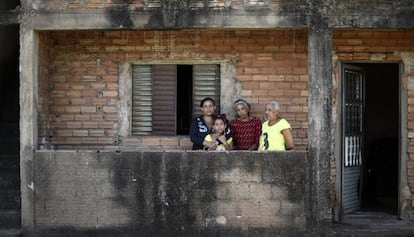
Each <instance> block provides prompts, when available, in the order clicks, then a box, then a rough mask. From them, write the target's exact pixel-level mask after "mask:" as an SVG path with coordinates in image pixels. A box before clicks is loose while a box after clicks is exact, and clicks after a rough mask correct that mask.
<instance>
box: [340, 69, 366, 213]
mask: <svg viewBox="0 0 414 237" xmlns="http://www.w3.org/2000/svg"><path fill="white" fill-rule="evenodd" d="M342 81H343V84H342V85H343V97H342V99H343V107H342V111H343V119H342V121H343V123H342V128H343V131H342V134H343V144H342V147H343V152H342V157H343V173H342V174H343V181H342V187H343V190H342V194H343V196H342V203H343V212H344V214H347V213H351V212H353V211H355V210H358V209H359V208H360V184H361V167H362V161H363V159H362V148H363V105H364V100H363V98H364V96H363V92H364V90H363V88H364V72H363V70H362V69H361V68H359V67H355V66H352V67H351V66H350V65H345V66H344V68H343V71H342Z"/></svg>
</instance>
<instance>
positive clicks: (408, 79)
mask: <svg viewBox="0 0 414 237" xmlns="http://www.w3.org/2000/svg"><path fill="white" fill-rule="evenodd" d="M333 50H334V70H333V73H334V79H335V81H336V83H334V85H335V88H334V90H333V91H334V92H336V91H337V87H338V86H339V85H340V81H339V80H340V72H339V71H338V70H335V68H337V67H336V66H337V65H336V64H337V63H338V61H339V60H341V61H351V60H352V61H355V62H357V61H359V62H361V61H363V62H379V63H384V62H394V63H396V62H397V63H398V62H401V63H402V65H403V72H402V75H401V76H402V87H403V90H407V95H408V96H407V97H408V98H407V101H402V102H401V105H403V106H404V104H406V105H407V106H408V108H407V124H406V126H407V129H408V131H407V134H406V135H407V136H408V143H407V144H406V145H407V148H408V160H407V163H406V167H407V170H406V172H407V182H408V186H409V189H410V191H411V194H412V193H414V148H413V147H414V88H413V86H412V83H413V82H414V79H413V78H414V53H413V52H414V31H404V30H334V34H333ZM335 96H336V95H335V94H334V98H335ZM403 109H404V108H403ZM336 126H338V125H336ZM334 127H335V126H334ZM331 164H332V167H333V168H332V173H331V174H332V181H333V183H335V182H336V167H335V161H334V160H332V162H331ZM401 172H403V173H405V171H401ZM333 187H334V185H333ZM332 190H335V189H332ZM410 191H409V192H410ZM409 192H408V194H407V195H408V196H407V197H405V198H407V199H408V200H410V199H411V200H412V197H410V196H411V195H410V194H409ZM404 193H405V192H404ZM403 195H406V194H403ZM333 198H334V194H333ZM403 205H405V204H403ZM413 205H414V203H411V201H410V203H408V206H413Z"/></svg>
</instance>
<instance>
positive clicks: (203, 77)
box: [193, 64, 220, 115]
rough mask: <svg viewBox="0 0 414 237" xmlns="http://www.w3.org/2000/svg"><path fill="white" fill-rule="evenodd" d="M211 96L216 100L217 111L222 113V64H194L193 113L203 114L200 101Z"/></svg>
mask: <svg viewBox="0 0 414 237" xmlns="http://www.w3.org/2000/svg"><path fill="white" fill-rule="evenodd" d="M206 97H211V98H213V99H214V100H215V101H216V105H217V109H216V112H217V113H220V106H219V105H220V66H219V65H216V64H199V65H194V66H193V113H194V115H201V111H200V101H201V100H203V99H204V98H206Z"/></svg>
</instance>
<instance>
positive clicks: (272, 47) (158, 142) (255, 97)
mask: <svg viewBox="0 0 414 237" xmlns="http://www.w3.org/2000/svg"><path fill="white" fill-rule="evenodd" d="M39 35H40V36H41V37H40V38H41V40H42V39H43V38H44V37H46V36H47V38H48V40H50V41H51V42H52V44H46V43H42V44H41V45H40V47H41V50H46V49H44V48H48V50H50V51H51V56H50V60H49V62H48V63H47V64H46V63H43V62H41V65H40V68H41V70H49V71H50V74H49V81H48V82H49V85H50V96H49V97H48V98H47V101H49V104H50V107H49V114H48V117H50V118H51V121H50V127H51V133H52V144H54V145H55V146H56V147H57V148H58V149H73V148H84V149H118V148H119V147H122V148H128V147H129V148H133V149H135V148H139V147H141V148H149V147H151V148H162V149H188V148H190V146H191V142H190V141H189V139H188V137H187V136H181V137H153V136H151V137H126V138H123V140H122V141H119V137H118V126H119V119H120V118H118V116H117V102H118V98H119V95H118V89H119V84H118V80H119V74H118V67H119V65H120V64H121V63H124V62H131V63H132V62H143V61H144V62H145V61H147V62H152V63H154V62H165V61H166V60H168V61H170V62H171V61H174V60H180V61H185V60H187V61H188V62H192V61H194V60H203V61H208V60H213V61H215V62H217V61H220V60H228V61H232V62H234V64H235V71H236V75H235V77H236V78H237V80H239V81H240V83H241V87H242V88H241V92H240V97H243V98H245V99H247V100H248V101H250V102H251V104H252V109H253V113H252V114H253V115H254V116H257V117H259V118H262V117H263V114H264V106H265V104H266V103H267V102H268V101H270V100H275V99H276V100H279V101H280V102H281V105H282V108H281V115H282V116H283V117H285V118H286V119H287V120H288V121H289V122H290V123H291V125H292V127H293V135H294V139H295V143H296V149H299V150H303V149H305V148H306V144H307V134H306V132H307V96H308V93H307V77H308V76H307V48H306V47H307V33H306V31H305V30H176V31H65V32H64V31H61V32H41V33H39ZM49 45H50V46H49ZM39 96H40V97H45V96H47V95H43V94H40V95H39ZM227 102H229V101H227ZM231 102H232V101H230V102H229V103H231ZM223 112H226V111H223ZM42 113H43V112H42ZM44 113H47V112H46V111H45V112H44ZM41 128H42V129H44V128H43V127H41ZM42 133H44V132H43V131H40V133H39V134H42Z"/></svg>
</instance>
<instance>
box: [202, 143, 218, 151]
mask: <svg viewBox="0 0 414 237" xmlns="http://www.w3.org/2000/svg"><path fill="white" fill-rule="evenodd" d="M203 146H204V148H205V149H207V150H209V151H211V150H215V149H216V148H217V142H216V141H211V142H207V141H204V142H203Z"/></svg>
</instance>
